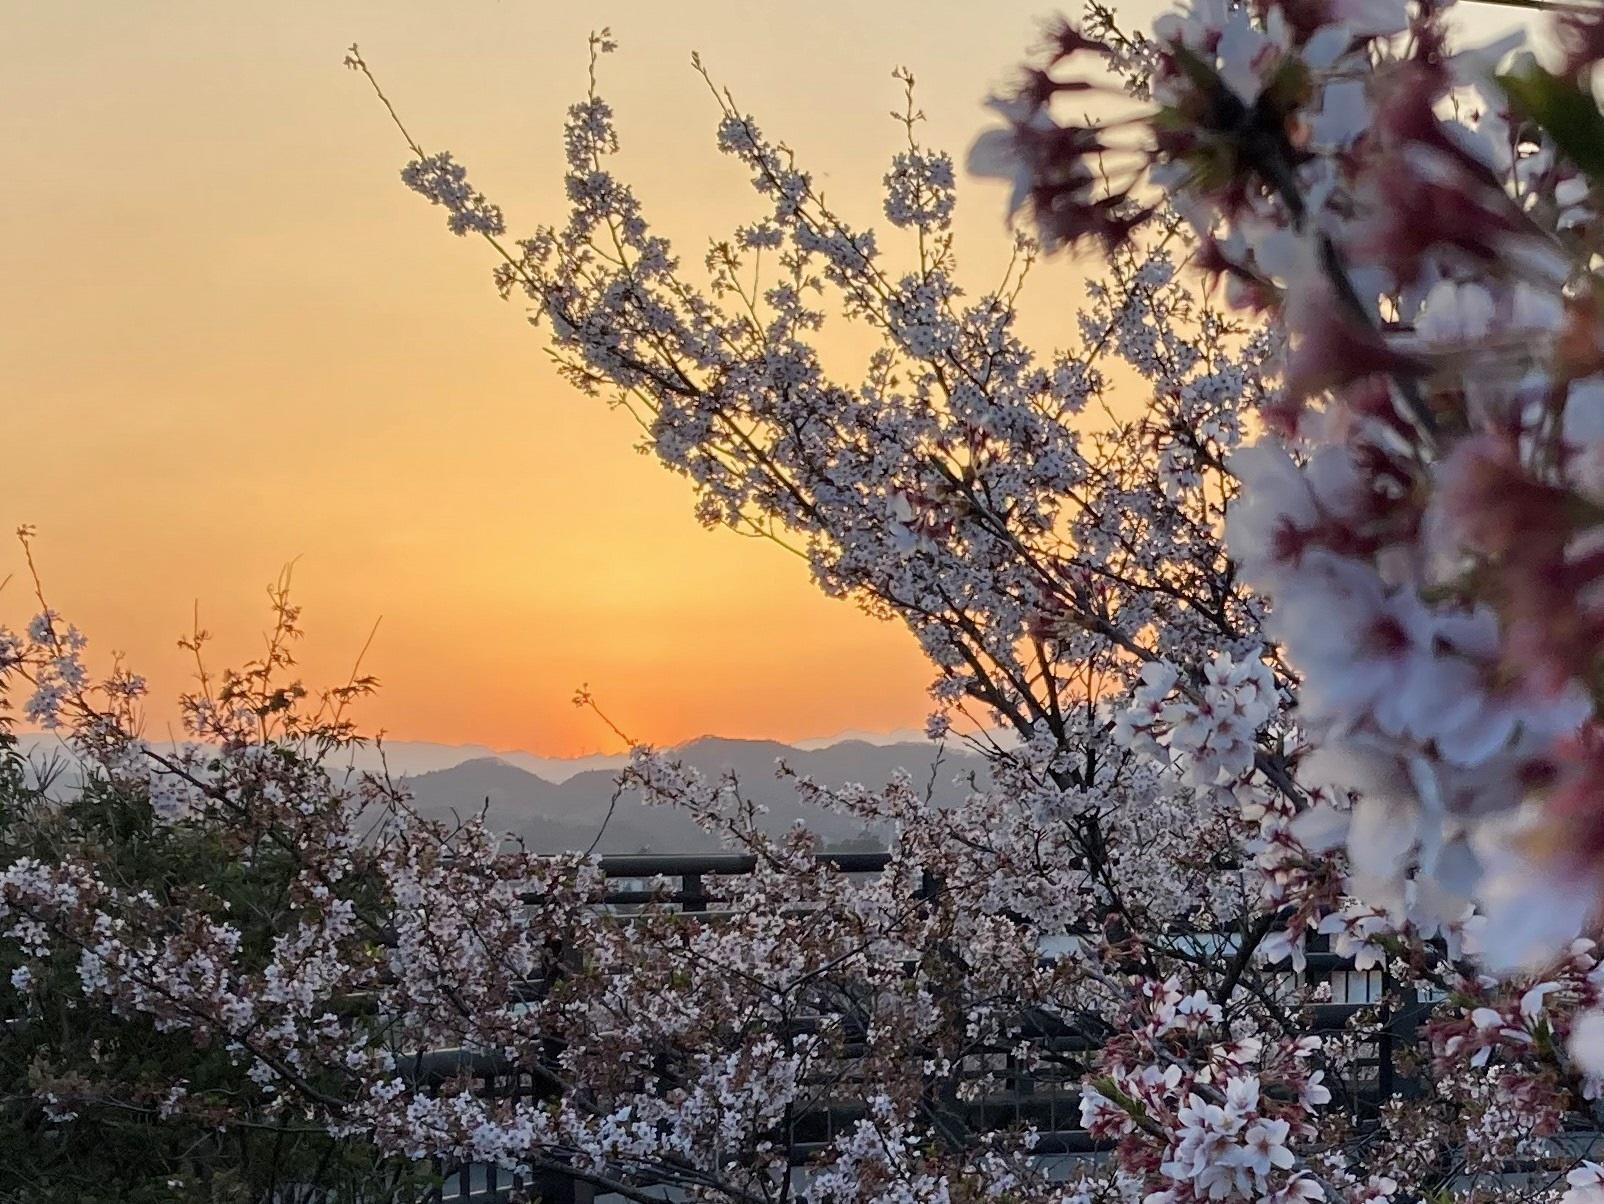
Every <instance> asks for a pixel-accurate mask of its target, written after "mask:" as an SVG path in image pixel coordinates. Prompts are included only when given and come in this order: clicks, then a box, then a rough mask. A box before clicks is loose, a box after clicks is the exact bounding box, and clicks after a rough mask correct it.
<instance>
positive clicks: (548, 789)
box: [18, 733, 986, 853]
mask: <svg viewBox="0 0 1604 1204" xmlns="http://www.w3.org/2000/svg"><path fill="white" fill-rule="evenodd" d="M18 739H19V742H20V744H21V745H22V748H23V751H24V752H25V753H27V754H28V755H29V757H30V759H32V760H34V761H35V763H36V764H38V765H41V766H43V765H45V764H48V763H50V762H52V761H61V762H62V763H63V764H64V767H65V768H66V770H67V772H68V774H69V775H71V774H73V773H75V772H76V769H75V765H76V759H75V758H74V757H73V756H72V754H71V753H70V751H68V750H67V749H66V748H65V746H64V745H63V744H62V742H61V741H60V739H59V738H58V737H57V736H55V735H52V734H49V733H19V735H18ZM670 751H671V752H672V753H673V754H674V755H676V756H677V757H678V758H679V759H680V760H681V761H683V762H684V763H685V764H687V765H689V766H691V767H692V768H694V769H696V770H697V771H698V772H700V773H701V774H702V775H703V777H704V778H706V779H709V780H716V779H717V778H719V777H720V776H722V775H723V774H725V773H728V772H733V773H734V774H735V775H736V777H737V779H738V780H739V782H740V784H741V789H742V793H743V795H744V796H745V797H746V798H749V799H751V800H752V801H754V802H756V803H758V804H759V805H760V806H762V807H764V808H766V813H765V814H764V815H763V816H762V818H761V821H760V822H761V824H762V827H763V828H764V830H765V831H768V832H771V833H775V834H778V833H781V832H784V831H786V830H787V829H789V828H790V827H791V826H792V825H793V824H795V823H796V822H797V821H799V820H800V821H801V822H803V823H805V824H806V825H807V826H808V827H809V828H811V829H812V830H813V831H814V832H816V833H817V834H818V835H819V836H820V838H821V839H822V840H823V841H824V842H825V844H826V845H827V846H828V847H834V848H857V849H868V848H881V847H884V841H885V834H884V833H882V832H874V831H866V830H865V829H864V828H863V826H862V825H861V824H859V823H858V822H856V821H855V820H853V819H851V818H849V817H845V816H841V815H838V814H835V813H831V812H824V811H821V810H819V809H818V808H815V807H810V806H807V805H805V804H803V803H802V802H801V800H800V799H798V797H797V793H796V790H795V788H794V785H793V784H792V783H790V782H787V781H784V780H781V779H779V778H777V777H776V776H775V769H776V764H777V762H779V761H780V760H782V759H783V760H784V761H785V763H786V764H787V765H789V766H790V767H791V768H792V769H793V770H795V771H796V772H797V773H798V774H802V775H806V776H808V777H811V778H813V779H814V780H815V781H817V782H819V783H820V784H822V785H826V786H837V787H839V786H844V785H847V784H848V783H858V784H861V785H863V786H867V787H869V788H876V787H880V786H883V785H885V784H886V783H887V782H888V781H890V779H891V777H892V775H893V774H894V773H896V772H897V771H898V770H899V769H903V770H906V771H907V772H908V773H909V774H910V775H911V776H912V778H913V780H914V782H915V783H916V784H917V785H918V786H919V788H920V789H921V790H924V789H927V788H928V789H929V790H930V792H931V797H932V798H933V799H934V800H935V802H936V803H937V804H938V805H941V806H951V805H953V804H954V803H956V802H958V801H959V800H960V799H961V798H962V797H963V795H964V793H965V791H966V790H967V789H968V787H967V784H966V783H964V782H962V781H960V778H962V777H965V776H966V775H969V774H974V775H976V776H977V777H980V778H982V780H983V779H984V775H985V773H986V766H985V762H984V761H983V760H982V759H981V758H979V757H976V756H973V755H971V754H968V753H965V752H961V751H957V750H955V749H953V748H952V747H946V748H945V749H943V748H942V747H941V746H938V745H936V744H933V743H931V742H929V741H927V740H924V739H914V740H903V741H895V742H891V743H885V742H882V740H881V739H880V738H849V739H842V740H837V741H832V742H828V743H822V744H821V743H820V742H817V741H808V742H806V743H804V744H800V745H790V744H783V743H780V742H779V741H775V740H744V739H734V738H728V737H719V736H703V737H700V738H698V739H695V740H691V741H689V742H687V743H685V744H682V745H679V746H677V747H676V748H673V749H671V750H670ZM938 755H939V756H940V757H941V763H940V765H939V766H937V765H936V758H937V756H938ZM333 761H334V763H333V764H332V765H331V768H332V769H334V770H335V771H336V772H338V770H339V769H340V767H342V766H345V765H350V766H351V767H353V768H355V769H357V770H362V771H377V770H379V769H380V768H381V767H382V768H384V769H386V770H387V771H388V773H389V774H390V776H391V777H392V778H394V779H397V780H399V781H401V782H402V783H403V784H404V785H405V787H406V788H407V790H408V791H409V792H410V793H411V795H412V796H413V805H414V806H415V807H416V808H417V810H418V811H419V813H420V814H422V815H425V816H427V817H428V818H431V819H439V820H447V821H449V820H451V819H452V818H453V817H454V816H455V817H463V818H465V817H467V816H469V815H475V814H478V813H479V812H480V811H481V810H483V811H484V812H485V817H486V821H487V823H488V824H489V826H490V827H491V829H492V830H494V831H496V832H499V833H502V834H504V835H507V836H509V837H513V838H517V839H521V840H523V841H524V842H525V844H527V845H528V847H529V848H530V849H531V850H533V851H536V852H565V851H584V850H587V849H590V848H591V847H592V845H593V844H594V845H595V850H596V851H597V852H599V853H641V852H650V853H694V852H703V851H708V850H711V849H714V848H716V847H717V842H716V841H715V840H714V839H713V838H712V837H711V836H709V835H708V834H707V833H705V832H703V831H702V830H701V829H700V828H698V827H697V826H696V825H695V823H693V822H692V821H691V820H690V818H689V817H688V816H686V815H685V813H684V812H682V811H679V810H677V809H675V808H673V807H650V806H647V805H646V804H645V803H643V802H642V801H641V800H640V799H639V798H638V797H637V796H635V795H634V794H631V793H623V794H620V795H619V798H618V802H617V805H616V806H614V805H613V798H614V795H615V793H618V788H617V777H618V771H619V769H620V768H621V767H622V766H623V765H625V764H626V763H627V761H628V757H627V756H624V755H622V754H616V755H610V754H600V755H593V756H586V757H575V758H560V757H541V756H537V755H535V754H532V753H524V752H496V751H493V750H491V749H488V748H485V747H483V746H479V745H450V744H435V743H428V742H420V741H395V742H393V743H392V742H388V741H387V742H385V743H384V744H383V746H382V748H381V747H379V746H375V745H372V744H367V745H361V746H357V747H355V748H353V749H352V750H350V751H349V752H348V753H343V754H341V755H340V756H339V757H337V758H334V759H333ZM609 810H611V813H612V814H611V818H610V819H609V818H608V814H609ZM604 824H605V827H604ZM598 835H599V836H600V840H599V841H598V839H597V838H598Z"/></svg>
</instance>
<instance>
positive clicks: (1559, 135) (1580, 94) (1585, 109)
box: [1498, 63, 1604, 181]
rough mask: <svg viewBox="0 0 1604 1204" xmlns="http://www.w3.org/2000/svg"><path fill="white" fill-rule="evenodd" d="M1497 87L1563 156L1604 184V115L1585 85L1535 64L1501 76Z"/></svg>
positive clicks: (1517, 110)
mask: <svg viewBox="0 0 1604 1204" xmlns="http://www.w3.org/2000/svg"><path fill="white" fill-rule="evenodd" d="M1498 84H1499V86H1500V87H1501V88H1503V90H1504V95H1506V96H1508V97H1509V100H1510V104H1511V105H1513V106H1514V108H1515V110H1516V112H1518V113H1520V114H1521V115H1522V116H1524V117H1526V118H1527V119H1528V120H1529V121H1532V122H1533V123H1535V124H1536V125H1537V126H1539V127H1540V128H1541V129H1542V130H1543V132H1544V133H1546V134H1547V135H1548V136H1549V137H1550V138H1552V139H1553V140H1554V143H1555V145H1556V146H1558V147H1559V149H1560V151H1561V153H1562V154H1564V155H1565V156H1566V157H1567V158H1568V159H1570V161H1571V162H1572V163H1574V164H1575V165H1576V166H1577V167H1579V168H1581V170H1582V171H1584V172H1586V173H1587V174H1588V175H1589V176H1591V177H1592V178H1593V179H1594V180H1595V181H1597V180H1604V114H1601V113H1600V112H1599V110H1598V102H1597V101H1596V100H1594V98H1593V93H1592V92H1591V90H1590V89H1588V88H1587V86H1586V85H1584V84H1582V83H1580V82H1578V81H1577V80H1575V79H1568V78H1566V77H1564V76H1559V75H1554V74H1552V73H1550V72H1548V71H1545V70H1543V68H1541V67H1539V66H1538V65H1537V64H1536V63H1528V64H1526V65H1525V66H1524V67H1523V68H1522V69H1521V70H1519V71H1515V72H1511V73H1510V74H1508V75H1500V76H1499V77H1498Z"/></svg>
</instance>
